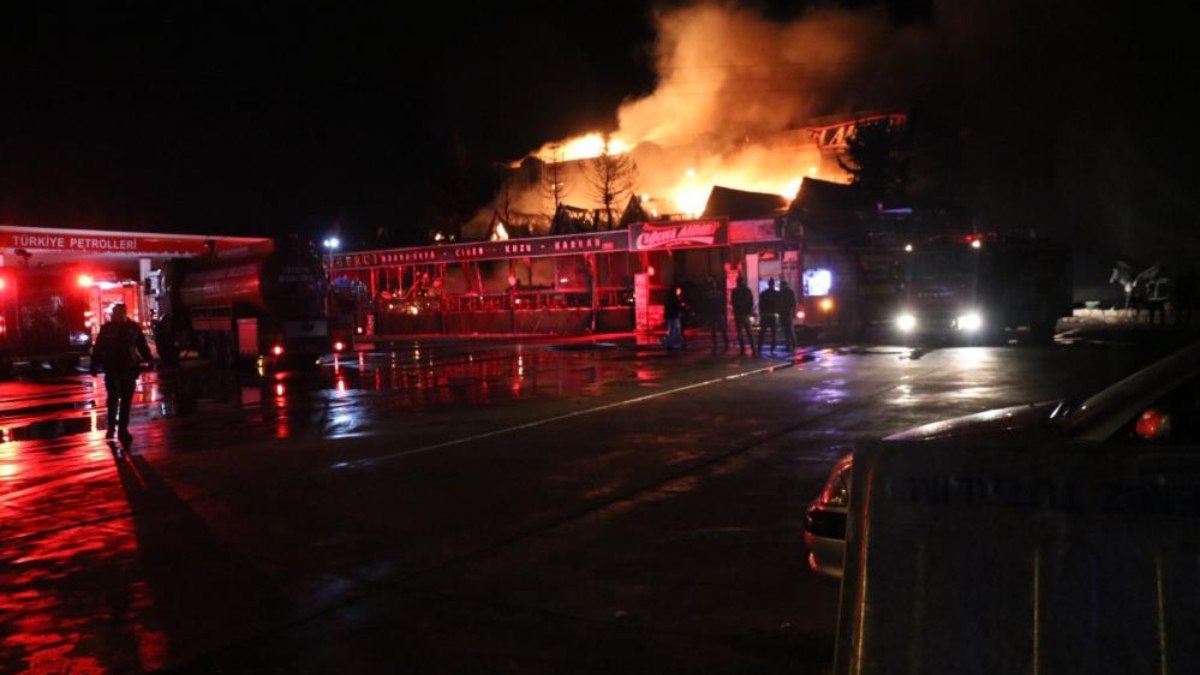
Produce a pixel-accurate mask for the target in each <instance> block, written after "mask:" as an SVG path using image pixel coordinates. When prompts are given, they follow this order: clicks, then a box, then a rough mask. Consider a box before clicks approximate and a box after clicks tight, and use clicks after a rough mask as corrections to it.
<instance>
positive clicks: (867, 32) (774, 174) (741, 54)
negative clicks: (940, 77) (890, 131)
mask: <svg viewBox="0 0 1200 675" xmlns="http://www.w3.org/2000/svg"><path fill="white" fill-rule="evenodd" d="M657 23H658V35H659V39H658V42H657V44H656V48H655V49H656V67H657V71H658V80H659V84H658V86H657V88H656V90H655V91H654V93H652V94H651V95H649V96H647V97H645V98H641V99H638V100H632V101H629V102H627V103H625V104H624V105H622V106H621V108H620V110H619V111H618V113H617V119H618V122H619V128H618V129H617V130H616V131H614V132H613V133H612V134H611V135H610V136H609V152H610V153H613V154H621V153H627V154H628V155H629V157H631V158H632V159H633V160H634V162H635V163H636V165H637V168H638V192H639V193H640V194H641V195H642V196H643V201H644V202H645V203H646V204H647V205H648V209H647V210H649V211H651V213H652V215H657V214H660V213H661V214H664V215H665V214H668V213H677V214H696V213H698V212H699V211H701V210H702V209H703V208H704V204H705V202H706V201H707V199H708V194H709V191H710V190H711V189H712V187H713V186H716V185H720V186H724V187H730V188H735V189H740V190H748V191H753V192H764V193H772V194H779V195H782V196H784V197H786V198H788V199H791V198H792V197H794V196H795V195H796V192H797V191H798V189H799V187H800V184H801V181H802V180H803V179H804V178H805V177H808V176H817V177H821V178H824V179H828V180H845V179H846V176H845V174H844V173H843V172H842V171H841V169H840V168H839V167H838V165H837V163H836V161H833V159H832V158H831V157H829V156H823V155H822V153H821V152H820V150H819V149H818V147H817V145H816V144H815V143H814V141H813V138H812V136H811V134H810V133H809V132H808V131H807V130H806V126H807V124H808V122H809V121H810V120H812V119H813V118H815V117H818V116H822V115H829V114H843V115H846V114H850V113H852V112H853V111H857V110H862V109H865V108H872V107H883V106H887V105H888V104H889V99H890V94H891V92H892V90H893V88H894V87H896V86H897V85H894V84H889V82H890V79H889V77H888V76H887V72H886V71H884V70H882V69H879V68H878V67H877V64H878V61H880V60H881V59H880V56H881V53H882V52H891V53H893V54H894V53H895V52H896V51H897V50H898V49H902V48H903V44H904V40H903V39H900V37H899V36H900V33H898V31H897V30H896V29H895V28H892V27H890V26H889V25H888V22H887V21H886V19H885V17H884V16H883V15H882V14H878V13H875V12H847V11H824V12H818V13H814V14H810V15H809V17H808V18H806V19H805V20H803V21H800V22H796V23H791V24H781V23H776V22H772V21H768V20H766V19H764V18H763V17H761V16H760V15H758V14H757V13H755V12H753V11H750V10H745V9H737V8H732V7H730V6H728V5H724V4H718V3H711V2H706V3H699V4H695V5H691V6H688V7H684V8H677V9H673V10H669V11H664V12H662V13H660V14H659V15H658V17H657ZM868 55H870V58H868ZM868 62H870V63H871V64H872V65H871V66H870V67H868V65H867V63H868ZM862 92H869V94H870V95H869V96H868V95H864V94H863V93H862ZM603 148H604V139H603V136H602V134H601V133H600V132H598V131H596V132H590V133H587V134H584V135H581V136H578V137H575V138H569V139H563V140H559V141H555V142H549V143H546V144H545V145H543V146H542V147H541V148H540V149H538V150H537V151H535V152H534V153H532V154H533V155H534V156H536V157H537V158H539V159H541V160H542V161H544V162H557V163H559V165H558V167H557V172H558V174H559V176H560V180H561V181H562V182H563V184H564V186H565V192H566V195H565V197H566V201H567V202H568V203H570V204H573V205H577V206H582V207H585V208H595V206H596V200H595V198H594V196H593V195H592V194H591V191H590V190H589V189H588V185H587V179H586V175H585V174H586V172H587V170H588V167H587V164H588V160H589V159H590V158H594V157H596V156H598V155H599V154H600V153H601V152H602V151H603ZM547 199H548V198H547V196H546V194H545V191H544V190H538V189H534V188H531V189H529V190H527V191H526V192H525V193H523V194H521V195H519V196H518V198H517V200H516V204H515V205H516V207H517V209H518V210H520V211H524V212H528V213H547V212H549V211H552V210H553V206H552V204H551V205H549V206H547V203H546V202H547Z"/></svg>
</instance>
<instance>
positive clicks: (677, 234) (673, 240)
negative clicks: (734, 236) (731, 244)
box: [629, 218, 729, 251]
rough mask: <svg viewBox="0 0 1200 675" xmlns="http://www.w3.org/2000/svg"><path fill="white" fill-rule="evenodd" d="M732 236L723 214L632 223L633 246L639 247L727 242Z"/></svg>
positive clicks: (704, 246)
mask: <svg viewBox="0 0 1200 675" xmlns="http://www.w3.org/2000/svg"><path fill="white" fill-rule="evenodd" d="M728 238H729V234H728V224H727V223H726V222H725V220H724V219H720V218H714V219H708V220H684V221H679V222H666V223H633V224H631V225H630V226H629V247H630V248H632V249H633V250H635V251H650V250H654V249H664V248H666V249H670V248H707V247H710V246H723V245H725V243H726V242H727V241H728Z"/></svg>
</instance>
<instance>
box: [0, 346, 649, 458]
mask: <svg viewBox="0 0 1200 675" xmlns="http://www.w3.org/2000/svg"><path fill="white" fill-rule="evenodd" d="M657 356H659V357H662V356H665V355H662V354H659V355H657ZM666 372H667V371H666V369H665V368H664V367H662V366H661V365H659V364H656V363H654V359H652V358H651V359H648V358H646V354H645V353H644V352H642V353H639V352H637V351H635V350H633V349H629V348H628V347H626V348H622V349H617V348H616V346H615V345H611V344H610V343H604V344H602V345H598V346H595V347H593V348H587V349H583V348H571V349H556V348H554V347H551V346H534V347H529V346H525V347H519V348H517V349H516V350H515V351H514V350H512V349H509V348H498V347H491V348H489V347H482V348H474V349H464V348H449V349H447V348H443V347H439V346H424V347H423V346H420V345H413V346H411V347H409V348H407V349H403V350H399V351H390V352H359V353H357V354H343V355H337V356H333V357H328V358H326V359H325V360H323V362H322V364H321V365H320V367H319V368H314V369H312V370H309V371H302V372H286V373H265V374H264V373H261V372H259V373H252V372H214V371H212V370H210V369H208V368H204V367H195V368H188V367H185V368H181V369H176V370H172V371H166V370H164V371H159V372H153V371H150V372H145V373H143V375H142V377H141V379H140V381H139V383H138V387H137V391H136V392H135V394H134V410H133V421H132V423H133V425H134V426H135V427H136V426H137V425H140V424H145V423H148V422H151V421H160V420H170V421H171V422H173V423H175V424H176V425H177V426H179V427H180V428H181V432H180V433H181V434H182V435H189V433H190V432H194V431H203V429H208V428H211V427H213V426H215V424H217V423H216V421H215V420H220V423H219V424H220V425H221V430H222V431H229V430H230V429H231V428H242V429H244V430H249V429H260V428H262V425H263V424H264V423H266V424H267V425H268V426H269V427H270V429H271V430H272V433H271V435H272V436H274V437H276V438H286V437H291V436H295V435H297V434H311V433H316V434H324V435H333V436H336V435H341V434H346V433H354V432H355V431H356V430H357V429H358V426H359V425H361V424H367V423H369V422H370V418H371V416H372V415H375V416H380V417H386V416H388V415H390V414H394V413H395V412H396V411H399V410H404V409H434V408H440V407H447V406H461V405H466V406H486V405H495V404H500V403H504V402H507V401H512V400H518V399H534V398H542V397H554V398H563V397H584V398H586V397H597V396H601V395H603V394H605V393H606V390H607V389H608V388H612V387H617V388H624V387H626V386H628V385H629V383H631V382H634V383H636V386H638V387H644V388H655V387H660V386H662V384H663V381H664V379H665V377H666ZM104 406H105V392H104V385H103V378H99V377H90V376H87V375H85V374H79V375H75V376H70V375H68V376H60V377H56V378H53V379H26V380H22V381H16V382H12V381H10V382H4V383H0V443H4V442H10V441H20V440H45V439H53V438H60V437H64V436H71V435H78V434H88V433H94V432H97V431H99V430H102V429H103V428H104V420H105V417H106V415H105V407H104ZM197 417H199V418H203V421H202V422H201V423H200V426H201V427H202V429H199V430H193V429H189V428H188V427H189V424H188V420H189V419H192V418H197ZM185 445H187V444H186V443H185ZM177 449H183V448H177Z"/></svg>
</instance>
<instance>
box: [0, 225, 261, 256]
mask: <svg viewBox="0 0 1200 675" xmlns="http://www.w3.org/2000/svg"><path fill="white" fill-rule="evenodd" d="M235 248H238V249H246V250H258V249H265V250H270V249H271V248H273V242H272V241H271V240H270V239H267V238H255V237H205V236H201V235H171V234H150V233H138V232H106V231H102V230H68V229H57V230H56V229H40V228H25V227H8V226H5V227H0V249H14V250H16V249H23V250H27V251H53V252H64V253H84V254H96V253H104V254H117V255H202V254H205V253H210V252H221V251H225V250H232V249H235Z"/></svg>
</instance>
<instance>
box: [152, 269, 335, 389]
mask: <svg viewBox="0 0 1200 675" xmlns="http://www.w3.org/2000/svg"><path fill="white" fill-rule="evenodd" d="M163 279H164V280H165V286H166V287H165V289H164V291H165V293H164V296H165V297H164V298H163V300H164V301H165V302H164V303H163V306H164V314H163V315H162V316H161V318H160V321H159V324H158V327H156V331H155V332H156V338H157V340H158V341H159V344H160V348H159V351H160V353H164V352H165V353H164V355H163V358H164V360H166V361H167V362H170V361H173V360H175V359H176V358H177V357H178V352H179V350H195V351H196V352H197V353H198V354H199V355H200V356H201V357H202V358H209V359H212V360H213V361H214V362H216V363H218V364H219V365H222V366H230V365H234V364H236V363H238V362H245V361H253V360H256V359H258V358H259V357H262V358H263V359H264V361H265V362H266V363H268V364H271V365H277V366H278V365H284V364H304V363H308V364H311V363H314V362H315V361H316V360H317V359H318V358H319V357H321V356H322V355H324V354H326V353H328V352H329V349H330V338H329V329H328V324H327V322H326V317H325V310H324V304H325V271H324V269H323V267H322V266H321V259H320V258H319V257H318V256H317V255H316V254H315V253H312V252H310V251H306V250H303V249H281V250H275V251H271V252H269V253H265V254H264V253H259V254H254V255H243V256H238V257H220V256H206V257H200V258H188V259H176V260H172V261H170V262H169V263H167V264H166V265H164V274H163ZM164 343H165V344H167V345H168V348H167V349H166V350H163V349H162V346H161V345H163V344H164Z"/></svg>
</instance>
